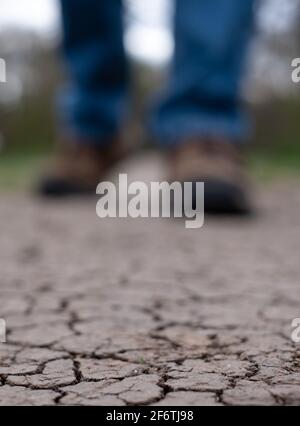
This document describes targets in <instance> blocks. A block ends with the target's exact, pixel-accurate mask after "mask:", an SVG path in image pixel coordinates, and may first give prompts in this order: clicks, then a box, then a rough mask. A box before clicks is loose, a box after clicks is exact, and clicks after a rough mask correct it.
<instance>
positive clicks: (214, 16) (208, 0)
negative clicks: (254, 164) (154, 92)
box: [153, 0, 254, 145]
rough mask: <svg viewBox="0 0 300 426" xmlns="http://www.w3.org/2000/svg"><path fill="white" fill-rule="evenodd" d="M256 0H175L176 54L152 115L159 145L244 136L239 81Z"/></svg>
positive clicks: (244, 127)
mask: <svg viewBox="0 0 300 426" xmlns="http://www.w3.org/2000/svg"><path fill="white" fill-rule="evenodd" d="M253 3H254V0H177V10H176V17H175V39H176V50H175V59H174V64H173V66H172V70H171V76H170V83H169V86H168V88H167V92H166V93H165V96H164V97H163V100H162V102H161V104H160V107H159V108H158V110H157V112H156V114H155V117H154V123H153V124H154V132H155V133H156V135H157V136H158V138H159V139H160V141H161V143H162V144H165V145H168V144H176V143H180V142H181V141H183V140H184V139H186V138H190V137H199V136H221V135H222V136H224V137H230V138H232V139H233V140H235V139H238V138H240V137H242V136H243V135H244V133H245V130H246V127H247V126H246V120H245V117H244V116H243V113H242V112H241V109H240V96H239V94H240V93H239V92H240V90H239V89H240V81H241V77H242V73H243V65H244V59H245V52H246V50H247V49H246V48H247V44H248V41H249V39H250V35H251V31H252V20H253V9H254V8H253Z"/></svg>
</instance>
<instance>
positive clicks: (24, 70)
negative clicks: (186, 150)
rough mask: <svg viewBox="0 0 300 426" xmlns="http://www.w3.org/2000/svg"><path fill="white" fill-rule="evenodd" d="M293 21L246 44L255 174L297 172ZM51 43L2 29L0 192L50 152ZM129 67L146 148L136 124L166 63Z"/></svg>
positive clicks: (299, 107)
mask: <svg viewBox="0 0 300 426" xmlns="http://www.w3.org/2000/svg"><path fill="white" fill-rule="evenodd" d="M297 1H298V0H297ZM299 9H300V5H299ZM297 13H298V11H297ZM297 16H298V17H299V16H300V15H297ZM297 24H298V19H295V21H294V24H292V23H291V24H290V25H289V26H288V28H287V29H285V30H284V31H281V32H279V33H278V32H276V31H275V32H273V31H272V30H271V31H270V30H269V31H262V30H261V29H260V28H258V35H257V37H256V40H255V42H254V46H253V49H252V60H251V61H250V65H251V66H250V67H249V78H248V79H247V84H246V87H245V99H246V102H247V105H248V108H249V109H250V110H251V111H252V115H253V118H254V123H255V126H254V132H253V134H252V136H251V145H250V148H249V158H250V164H251V168H252V171H253V174H254V175H255V176H257V177H258V178H259V179H262V180H266V179H270V178H274V177H276V176H283V175H285V176H288V175H299V176H300V86H299V87H298V86H297V85H295V84H293V83H292V82H291V72H292V68H291V61H292V58H294V57H300V34H299V30H298V25H297ZM57 45H58V41H57V39H56V40H55V41H53V40H51V41H49V40H45V38H43V37H40V36H39V35H37V34H36V33H34V32H31V31H29V30H25V29H24V30H20V29H16V28H14V29H10V30H2V31H1V30H0V57H3V58H5V60H6V62H7V75H8V76H9V79H8V82H7V83H6V84H1V85H0V189H3V188H6V189H11V188H21V187H27V186H28V185H29V184H30V183H31V182H32V180H33V179H34V177H35V175H36V174H37V173H38V170H39V167H40V164H41V163H42V162H43V161H44V159H45V158H47V157H48V156H49V153H50V152H51V151H52V150H53V145H54V141H55V137H56V118H55V107H54V106H55V95H56V91H57V87H58V86H59V84H60V83H61V81H62V74H63V73H62V70H61V68H60V66H59V61H58V60H57V56H58V55H57V53H58V52H57ZM132 70H133V74H134V76H135V79H133V81H135V82H134V83H133V94H134V96H133V114H132V117H134V119H133V120H131V121H132V123H131V127H129V129H133V128H134V131H132V135H134V136H133V137H134V138H135V139H137V141H136V142H137V143H140V142H141V141H144V142H143V144H144V145H145V146H146V145H147V138H146V137H145V135H144V130H143V128H142V127H141V123H142V122H143V118H144V114H145V113H144V112H145V109H146V104H147V101H148V100H149V97H150V94H152V93H153V91H154V89H156V88H157V89H158V88H159V86H160V85H161V83H162V81H164V78H165V74H166V68H165V66H163V65H161V66H159V65H157V64H156V65H155V66H148V65H145V63H142V62H139V61H138V60H136V59H133V58H132Z"/></svg>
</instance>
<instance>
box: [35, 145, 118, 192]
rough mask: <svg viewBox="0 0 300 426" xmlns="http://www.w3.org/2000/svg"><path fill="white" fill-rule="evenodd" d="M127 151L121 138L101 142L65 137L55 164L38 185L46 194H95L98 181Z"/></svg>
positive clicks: (39, 190)
mask: <svg viewBox="0 0 300 426" xmlns="http://www.w3.org/2000/svg"><path fill="white" fill-rule="evenodd" d="M124 155H125V153H124V152H123V150H122V149H121V147H120V145H119V144H118V143H117V142H113V143H110V144H109V145H107V146H105V147H103V146H97V145H95V144H91V143H88V142H87V141H75V140H65V141H63V142H62V143H61V144H60V146H59V149H58V152H57V154H56V156H55V158H54V161H53V164H52V165H51V166H50V168H49V172H48V174H46V175H45V176H44V177H43V178H42V179H41V181H40V182H39V185H38V193H39V194H40V195H42V196H46V197H66V196H76V195H85V194H87V195H88V194H95V193H96V188H97V185H98V184H99V183H100V181H101V180H102V179H103V178H104V176H105V174H106V173H107V172H108V171H109V169H110V168H112V167H113V166H114V165H115V164H116V162H118V161H119V160H121V158H123V157H124Z"/></svg>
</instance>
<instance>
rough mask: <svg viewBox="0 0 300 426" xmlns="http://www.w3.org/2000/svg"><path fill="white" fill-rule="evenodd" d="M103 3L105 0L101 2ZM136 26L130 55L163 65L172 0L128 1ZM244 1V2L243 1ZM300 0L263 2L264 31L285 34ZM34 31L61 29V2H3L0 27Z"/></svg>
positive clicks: (167, 52) (45, 32)
mask: <svg viewBox="0 0 300 426" xmlns="http://www.w3.org/2000/svg"><path fill="white" fill-rule="evenodd" d="M99 1H103V0H99ZM126 1H127V3H128V9H129V13H130V16H133V17H134V19H133V20H131V22H132V24H131V25H130V27H129V28H128V30H127V32H126V36H125V43H126V47H127V50H128V51H129V53H130V54H132V55H133V56H135V57H136V58H137V59H140V60H142V61H144V62H150V63H153V64H156V63H157V64H160V63H162V62H165V61H167V60H168V59H169V58H170V56H171V54H172V51H173V47H174V45H173V39H172V34H171V31H170V22H171V16H172V12H171V11H172V1H171V0H126ZM241 1H243V0H241ZM299 2H300V0H262V4H263V8H262V12H261V14H260V26H261V27H262V28H263V29H264V31H278V32H281V31H285V30H286V29H287V28H288V26H289V25H290V22H291V21H292V20H293V17H294V11H295V5H297V4H299ZM8 26H15V27H18V28H30V29H33V30H36V31H37V32H39V33H40V34H42V35H44V36H46V37H51V36H52V35H55V34H57V31H58V30H59V8H58V0H0V28H6V27H8Z"/></svg>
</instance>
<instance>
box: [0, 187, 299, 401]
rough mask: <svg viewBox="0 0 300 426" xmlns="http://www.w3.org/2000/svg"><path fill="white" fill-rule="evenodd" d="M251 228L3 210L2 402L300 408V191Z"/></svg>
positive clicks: (281, 194)
mask: <svg viewBox="0 0 300 426" xmlns="http://www.w3.org/2000/svg"><path fill="white" fill-rule="evenodd" d="M259 209H260V214H259V216H258V217H257V218H256V219H253V220H251V221H243V220H240V221H234V220H228V219H227V220H226V219H223V220H216V219H210V220H208V221H207V222H206V225H205V227H204V229H202V230H199V231H187V230H185V228H184V227H183V226H182V224H181V223H180V222H179V223H177V222H172V221H167V220H146V221H145V220H143V221H140V220H136V221H133V220H129V219H128V220H102V221H101V220H99V219H98V218H97V217H96V215H95V203H94V202H91V201H87V202H84V201H81V202H69V203H64V204H60V205H59V204H53V203H51V204H42V203H40V202H38V201H36V200H33V199H30V198H26V197H25V196H20V197H19V196H17V195H2V196H1V203H0V217H1V225H0V227H1V234H0V235H1V240H0V271H1V273H0V291H1V296H0V318H3V319H5V320H6V322H7V328H8V339H7V340H8V342H7V343H6V344H0V361H1V363H0V404H17V405H19V404H33V405H39V404H95V405H98V404H101V405H110V404H117V405H126V404H130V405H132V404H144V405H150V404H154V405H177V404H178V405H184V404H192V405H207V404H209V405H215V404H225V405H239V404H263V405H281V404H297V405H299V404H300V358H299V355H300V345H299V346H297V345H295V344H294V343H292V340H291V321H292V319H294V318H297V317H300V304H299V300H300V283H299V276H300V273H299V272H300V262H299V253H300V239H299V235H300V234H299V229H300V228H299V227H300V221H299V218H300V198H299V189H298V185H296V184H294V185H288V184H282V185H280V186H278V185H276V186H275V185H273V186H271V187H269V188H267V189H265V190H262V192H261V194H260V201H259Z"/></svg>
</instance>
